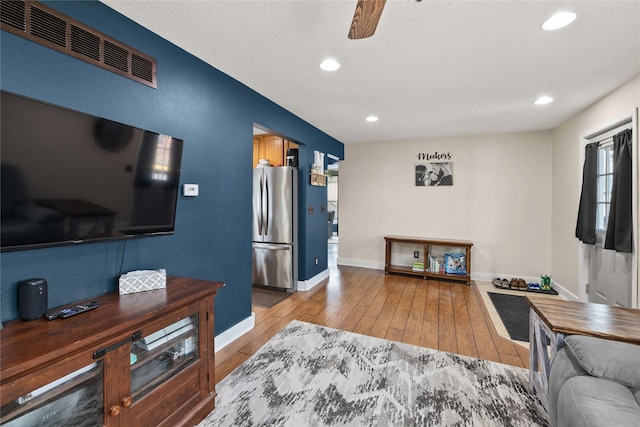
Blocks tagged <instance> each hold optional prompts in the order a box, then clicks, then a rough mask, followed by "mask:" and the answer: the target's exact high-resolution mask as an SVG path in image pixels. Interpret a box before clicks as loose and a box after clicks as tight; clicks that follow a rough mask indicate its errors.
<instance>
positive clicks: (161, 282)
mask: <svg viewBox="0 0 640 427" xmlns="http://www.w3.org/2000/svg"><path fill="white" fill-rule="evenodd" d="M118 282H119V283H118V284H119V293H120V295H126V294H132V293H135V292H145V291H153V290H155V289H164V288H166V287H167V271H166V270H165V269H164V268H159V269H157V270H136V271H130V272H128V273H125V274H122V275H120V279H119V281H118Z"/></svg>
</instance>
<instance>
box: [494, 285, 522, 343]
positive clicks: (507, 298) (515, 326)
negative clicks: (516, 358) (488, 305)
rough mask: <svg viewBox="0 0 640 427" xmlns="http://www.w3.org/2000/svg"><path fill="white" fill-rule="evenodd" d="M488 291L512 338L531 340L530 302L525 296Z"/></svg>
mask: <svg viewBox="0 0 640 427" xmlns="http://www.w3.org/2000/svg"><path fill="white" fill-rule="evenodd" d="M487 293H488V294H489V298H491V302H492V303H493V306H494V307H495V308H496V311H497V312H498V314H499V315H500V319H501V320H502V323H503V324H504V327H505V328H507V332H508V333H509V336H510V337H511V339H512V340H517V341H525V342H529V304H527V301H526V300H525V297H523V296H520V295H508V294H498V293H495V292H487Z"/></svg>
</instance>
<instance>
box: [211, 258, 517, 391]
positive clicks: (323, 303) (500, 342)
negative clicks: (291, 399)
mask: <svg viewBox="0 0 640 427" xmlns="http://www.w3.org/2000/svg"><path fill="white" fill-rule="evenodd" d="M330 271H331V274H330V277H329V278H328V279H326V280H325V281H324V282H323V283H321V284H319V285H317V286H315V287H314V288H313V289H312V290H310V291H307V292H296V293H294V294H293V295H292V296H290V297H289V298H287V299H285V300H284V301H282V302H280V303H278V304H276V305H275V306H273V307H271V308H268V309H264V308H259V307H255V306H254V307H253V311H254V313H255V314H256V325H255V328H254V329H252V330H251V331H250V332H249V333H247V334H245V335H243V336H242V337H240V338H239V339H237V340H236V341H234V342H233V343H231V344H229V345H228V346H227V347H225V348H223V349H222V350H220V351H218V352H217V353H216V355H215V358H216V382H219V381H220V380H222V379H223V378H224V377H225V376H227V375H228V374H229V373H230V372H231V371H233V370H234V369H235V368H236V367H237V366H239V365H240V364H241V363H242V362H244V361H245V360H246V359H247V358H248V357H249V356H251V355H252V354H253V353H255V352H256V351H257V350H258V349H259V348H260V347H261V346H262V345H264V344H265V343H266V342H267V341H268V340H269V339H270V338H271V337H273V336H274V335H275V334H276V333H278V332H279V331H280V330H281V329H282V328H284V327H285V326H286V325H287V324H288V323H289V322H290V321H292V320H301V321H304V322H309V323H315V324H318V325H324V326H328V327H332V328H337V329H342V330H346V331H352V332H356V333H360V334H365V335H371V336H374V337H380V338H386V339H389V340H394V341H401V342H405V343H408V344H413V345H420V346H423V347H429V348H434V349H438V350H443V351H449V352H454V353H458V354H463V355H467V356H472V357H478V358H482V359H487V360H492V361H495V362H501V363H506V364H509V365H514V366H519V367H524V368H528V365H529V352H528V350H527V349H526V348H525V347H523V346H521V345H518V344H515V343H513V342H511V341H510V340H508V339H505V338H502V337H501V336H499V335H498V334H497V332H496V330H495V328H494V326H493V323H492V321H491V319H490V318H489V314H488V312H487V310H486V308H485V306H484V304H483V303H482V301H481V296H480V294H479V291H478V289H477V287H476V285H475V284H472V285H471V286H468V285H466V284H463V283H456V282H445V281H435V280H422V279H418V278H413V277H405V276H398V275H385V274H384V271H381V270H372V269H367V268H358V267H347V266H339V267H337V268H332V269H331V270H330Z"/></svg>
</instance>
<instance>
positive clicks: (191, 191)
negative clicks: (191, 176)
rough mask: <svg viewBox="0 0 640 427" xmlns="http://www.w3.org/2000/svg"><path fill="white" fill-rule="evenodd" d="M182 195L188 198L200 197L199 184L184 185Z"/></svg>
mask: <svg viewBox="0 0 640 427" xmlns="http://www.w3.org/2000/svg"><path fill="white" fill-rule="evenodd" d="M182 194H184V195H185V196H187V197H195V196H197V195H198V184H184V185H183V186H182Z"/></svg>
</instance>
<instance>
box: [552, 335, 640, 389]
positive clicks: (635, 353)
mask: <svg viewBox="0 0 640 427" xmlns="http://www.w3.org/2000/svg"><path fill="white" fill-rule="evenodd" d="M564 342H565V345H566V346H567V348H568V349H569V351H570V352H571V354H572V355H573V356H574V357H575V359H576V361H577V362H578V363H579V364H580V366H582V369H584V370H585V371H586V372H587V373H588V374H589V375H592V376H594V377H599V378H607V379H610V380H613V381H617V382H619V383H621V384H624V385H627V386H629V387H633V388H640V346H638V345H634V344H628V343H623V342H619V341H610V340H603V339H600V338H595V337H585V336H581V335H571V336H568V337H567V338H565V341H564Z"/></svg>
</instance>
